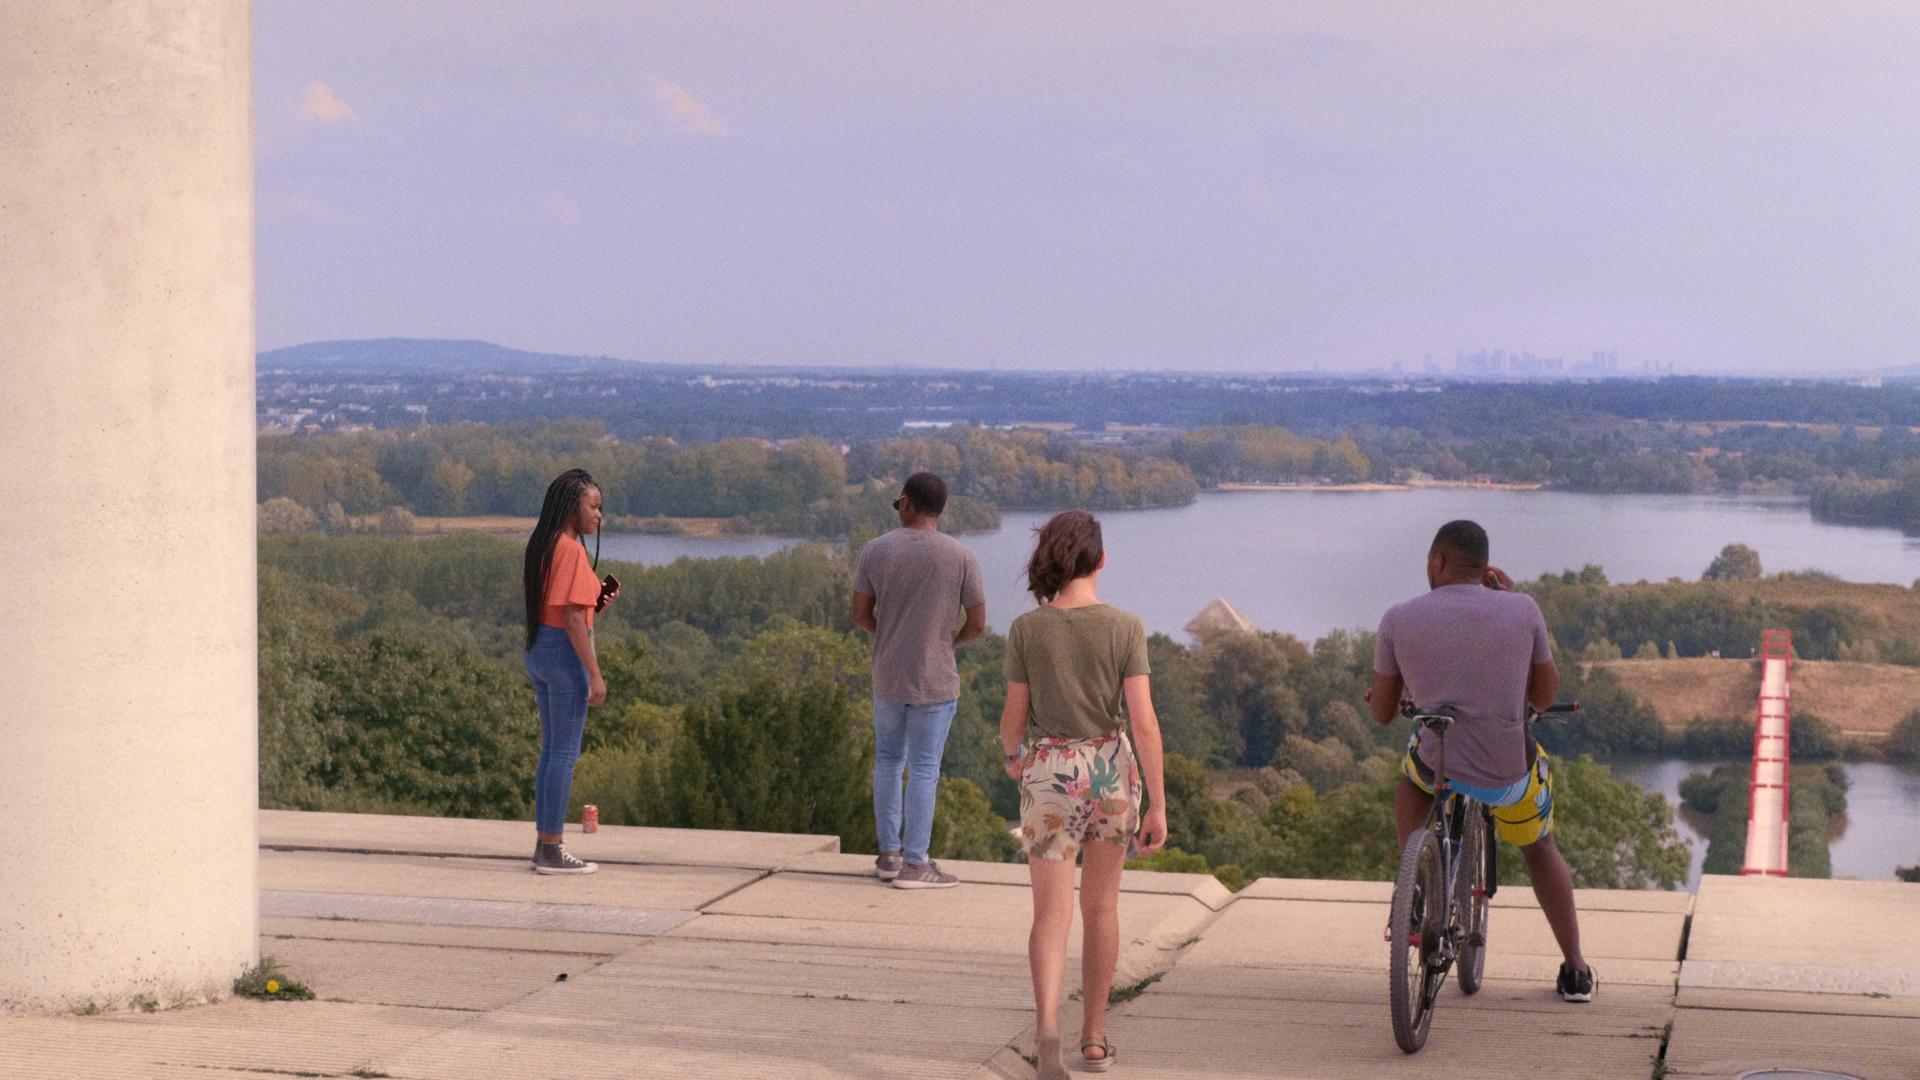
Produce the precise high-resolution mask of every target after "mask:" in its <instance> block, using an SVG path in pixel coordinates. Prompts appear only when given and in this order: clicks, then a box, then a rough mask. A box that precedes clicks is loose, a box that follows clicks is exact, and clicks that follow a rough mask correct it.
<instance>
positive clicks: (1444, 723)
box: [1405, 705, 1460, 731]
mask: <svg viewBox="0 0 1920 1080" xmlns="http://www.w3.org/2000/svg"><path fill="white" fill-rule="evenodd" d="M1405 711H1406V715H1407V716H1410V717H1412V718H1413V722H1414V723H1415V724H1419V725H1422V726H1424V727H1429V728H1432V729H1433V730H1435V731H1445V730H1447V728H1448V726H1450V725H1451V724H1452V723H1453V722H1454V721H1455V720H1458V719H1459V718H1460V714H1459V712H1458V711H1457V710H1455V709H1454V707H1453V706H1451V705H1442V706H1440V707H1439V708H1437V709H1421V708H1417V707H1409V708H1408V709H1407V710H1405Z"/></svg>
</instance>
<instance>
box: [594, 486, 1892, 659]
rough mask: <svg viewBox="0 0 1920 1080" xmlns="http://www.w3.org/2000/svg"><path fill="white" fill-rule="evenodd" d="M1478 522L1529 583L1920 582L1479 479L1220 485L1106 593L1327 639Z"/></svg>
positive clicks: (1750, 511)
mask: <svg viewBox="0 0 1920 1080" xmlns="http://www.w3.org/2000/svg"><path fill="white" fill-rule="evenodd" d="M1048 516H1049V515H1047V514H1045V513H1035V512H1027V511H1011V512H1008V513H1005V514H1003V515H1002V525H1001V528H1000V529H999V531H997V532H993V533H982V534H976V535H972V536H968V537H966V538H965V540H966V543H967V544H968V545H969V546H971V547H972V548H973V549H974V551H975V552H977V553H978V554H979V556H980V565H981V569H982V572H983V573H985V575H986V579H987V620H988V622H989V623H990V624H991V625H992V626H993V627H994V628H995V629H996V630H1002V631H1004V630H1005V629H1006V627H1007V624H1008V623H1010V622H1012V621H1013V617H1014V616H1015V615H1018V614H1019V613H1020V612H1022V611H1025V610H1027V608H1028V607H1030V606H1031V605H1032V603H1033V601H1032V599H1031V598H1030V597H1028V596H1026V595H1025V594H1024V593H1023V592H1022V591H1021V589H1022V582H1023V577H1024V570H1025V566H1026V560H1027V556H1028V554H1029V553H1030V552H1031V550H1032V543H1033V532H1032V530H1033V529H1034V528H1036V527H1037V526H1039V525H1040V524H1041V523H1042V522H1044V521H1046V519H1047V517H1048ZM1459 517H1467V518H1472V519H1474V520H1476V521H1478V522H1480V523H1481V524H1482V525H1484V526H1486V528H1487V532H1488V533H1489V535H1490V536H1491V537H1492V540H1493V558H1494V562H1495V563H1497V564H1498V565H1500V566H1502V567H1504V568H1505V569H1506V570H1507V571H1508V572H1509V573H1512V574H1513V575H1514V576H1515V577H1517V578H1531V577H1535V576H1538V575H1539V574H1541V573H1543V572H1554V573H1558V572H1559V571H1561V570H1567V569H1579V568H1580V567H1581V566H1584V565H1586V564H1588V563H1595V564H1598V565H1600V566H1603V567H1605V568H1606V571H1607V576H1608V577H1609V578H1610V579H1611V580H1613V581H1615V582H1627V581H1640V580H1647V581H1664V580H1666V579H1667V578H1670V577H1679V578H1685V579H1687V580H1695V579H1697V578H1699V576H1700V573H1701V571H1703V570H1705V569H1706V567H1707V564H1708V563H1709V562H1712V561H1713V557H1714V556H1715V555H1716V554H1718V553H1719V551H1720V549H1721V548H1722V547H1723V546H1725V545H1726V544H1729V543H1733V542H1736V541H1737V542H1739V543H1743V544H1746V545H1748V546H1750V547H1752V548H1754V549H1755V550H1757V551H1759V553H1760V559H1761V562H1762V564H1763V566H1764V567H1765V569H1766V571H1767V572H1768V573H1773V572H1775V571H1779V570H1824V571H1826V572H1828V573H1831V574H1834V575H1836V576H1838V577H1841V578H1845V579H1846V580H1848V581H1863V582H1889V583H1895V584H1900V585H1910V584H1912V583H1913V582H1914V581H1915V580H1916V579H1920V537H1910V536H1904V535H1902V534H1901V533H1900V532H1899V531H1898V530H1895V529H1880V528H1863V527H1855V526H1847V525H1830V524H1825V523H1822V522H1817V521H1814V520H1813V518H1812V516H1811V515H1810V514H1809V513H1808V511H1807V506H1806V502H1805V501H1804V500H1799V499H1793V498H1745V497H1738V496H1717V495H1589V494H1579V493H1573V492H1559V491H1507V490H1489V489H1480V488H1468V489H1442V488H1432V489H1421V490H1414V491H1245V492H1209V493H1206V494H1203V495H1201V496H1200V497H1199V498H1198V499H1197V500H1195V501H1194V502H1193V503H1191V504H1189V505H1187V506H1179V507H1170V508H1167V509H1161V510H1126V511H1112V512H1109V513H1105V514H1102V515H1100V520H1101V523H1102V526H1103V529H1104V531H1105V534H1106V543H1107V565H1108V569H1107V572H1106V574H1104V575H1103V576H1102V577H1101V582H1100V592H1101V597H1102V599H1104V600H1106V601H1107V602H1109V603H1112V604H1116V605H1119V606H1120V607H1124V608H1127V609H1129V610H1131V611H1134V612H1136V613H1138V614H1139V615H1140V617H1141V618H1142V619H1144V620H1145V621H1146V624H1147V627H1148V629H1150V630H1156V631H1161V632H1164V633H1167V634H1173V635H1176V636H1178V635H1180V633H1181V628H1182V627H1183V626H1185V625H1186V623H1187V620H1188V619H1190V618H1192V617H1193V615H1194V614H1195V613H1196V612H1198V611H1199V610H1200V609H1201V608H1202V607H1203V606H1205V605H1206V603H1207V602H1208V601H1209V600H1211V599H1213V598H1214V597H1215V596H1223V597H1225V598H1226V599H1227V600H1228V602H1230V603H1232V604H1233V606H1234V607H1236V608H1238V609H1239V610H1240V612H1241V614H1243V615H1245V616H1246V617H1247V618H1249V619H1251V620H1253V622H1254V624H1255V625H1257V626H1259V627H1260V628H1261V629H1264V630H1284V631H1286V632H1288V633H1291V634H1294V635H1296V636H1298V637H1301V638H1303V639H1307V640H1312V639H1313V638H1316V637H1319V636H1320V635H1322V634H1325V633H1326V632H1327V631H1329V630H1335V629H1342V628H1352V627H1371V626H1373V625H1374V624H1376V623H1377V622H1378V621H1379V619H1380V615H1381V614H1382V613H1383V612H1384V611H1386V609H1387V608H1388V607H1389V606H1391V605H1393V604H1395V603H1397V602H1399V601H1401V600H1404V599H1407V598H1408V597H1410V596H1413V595H1415V594H1417V593H1420V592H1423V591H1425V589H1426V587H1427V583H1426V576H1425V575H1426V569H1425V568H1426V551H1427V545H1428V543H1429V542H1430V541H1431V540H1432V538H1433V532H1434V530H1435V529H1437V528H1438V527H1439V526H1440V525H1441V523H1442V522H1445V521H1447V520H1449V519H1451V518H1459ZM795 543H798V541H795V540H789V539H782V538H778V537H728V538H724V539H716V540H693V539H687V538H683V537H672V536H636V535H629V534H612V533H609V534H608V535H607V536H606V537H605V540H604V545H605V547H604V554H605V556H606V557H608V558H612V559H621V560H625V561H631V562H642V563H661V562H671V561H672V560H674V559H676V558H679V557H681V556H693V557H695V558H712V557H715V556H722V555H767V554H771V553H772V552H775V551H779V550H781V549H782V548H785V547H789V546H791V545H793V544H795Z"/></svg>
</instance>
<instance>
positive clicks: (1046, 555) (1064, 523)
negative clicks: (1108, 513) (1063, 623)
mask: <svg viewBox="0 0 1920 1080" xmlns="http://www.w3.org/2000/svg"><path fill="white" fill-rule="evenodd" d="M1034 531H1035V532H1038V533H1039V534H1040V536H1039V538H1038V539H1036V540H1035V541H1034V544H1033V557H1032V558H1030V559H1028V560H1027V591H1028V592H1030V593H1032V594H1033V598H1034V599H1035V600H1038V601H1039V602H1040V603H1042V604H1044V603H1046V602H1047V601H1049V600H1051V599H1053V598H1054V597H1056V596H1059V595H1060V590H1061V589H1064V588H1066V586H1067V582H1069V581H1072V580H1073V579H1074V578H1080V577H1086V576H1087V575H1088V574H1091V573H1093V572H1094V571H1095V570H1097V569H1099V568H1100V559H1101V557H1102V556H1104V555H1105V554H1106V553H1107V548H1106V545H1105V544H1104V543H1102V542H1101V540H1100V522H1099V521H1098V520H1096V519H1095V518H1094V516H1093V515H1092V514H1089V513H1087V512H1086V511H1085V510H1062V511H1060V512H1059V513H1057V514H1055V515H1053V517H1051V518H1049V519H1047V523H1046V524H1045V525H1042V526H1040V528H1038V529H1036V530H1034Z"/></svg>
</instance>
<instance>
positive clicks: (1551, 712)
mask: <svg viewBox="0 0 1920 1080" xmlns="http://www.w3.org/2000/svg"><path fill="white" fill-rule="evenodd" d="M1579 711H1580V703H1579V702H1577V701H1556V702H1554V703H1553V704H1552V705H1549V706H1547V707H1546V708H1544V709H1534V708H1531V707H1529V708H1528V709H1527V722H1528V723H1529V724H1531V723H1532V722H1534V721H1535V720H1538V719H1540V718H1541V717H1543V716H1572V715H1573V714H1574V713H1577V712H1579ZM1400 715H1401V716H1404V717H1407V718H1408V719H1410V720H1412V721H1413V722H1414V723H1415V724H1419V725H1422V726H1424V727H1431V728H1445V727H1446V726H1447V725H1449V724H1451V723H1453V722H1454V721H1455V720H1457V719H1459V716H1458V715H1457V714H1456V713H1455V712H1454V709H1453V706H1451V705H1442V706H1440V707H1439V708H1437V709H1422V708H1418V707H1416V706H1415V705H1414V704H1413V702H1411V701H1403V702H1401V703H1400Z"/></svg>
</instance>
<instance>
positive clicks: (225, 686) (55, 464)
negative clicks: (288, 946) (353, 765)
mask: <svg viewBox="0 0 1920 1080" xmlns="http://www.w3.org/2000/svg"><path fill="white" fill-rule="evenodd" d="M250 44H251V27H250V23H249V8H248V4H247V3H246V0H72V2H69V0H61V2H59V3H41V2H37V0H21V2H17V3H9V4H6V5H5V6H4V10H3V11H0V1010H38V1009H57V1008H66V1007H74V1006H79V1005H83V1004H84V1003H86V1002H88V1001H93V1002H97V1003H99V1004H101V1005H102V1006H105V1007H124V1006H125V1005H126V1004H127V1003H128V1002H129V1001H130V1000H132V999H134V998H137V997H148V996H150V997H152V998H154V999H156V1000H158V1001H159V1002H160V1003H161V1004H163V1005H167V1004H173V1003H176V1002H183V1001H187V1000H192V999H194V998H196V997H198V996H201V995H209V994H222V993H225V992H226V991H227V989H228V987H229V986H230V984H231V982H232V980H233V977H234V976H235V975H237V974H239V973H240V972H241V971H242V970H244V969H245V968H246V967H247V966H248V965H250V964H251V963H252V962H253V961H254V960H255V959H256V958H257V952H258V947H259V946H258V910H259V908H258V895H259V871H258V866H259V858H258V851H257V847H256V844H257V829H258V826H257V817H258V814H257V809H256V808H257V805H258V763H257V738H258V736H257V724H256V719H255V718H256V715H257V701H256V697H255V684H256V679H255V665H256V657H255V579H254V558H255V555H254V523H253V522H254V508H253V507H254V444H253V401H254V396H253V194H252V193H253V174H252V170H253V161H252V131H251V127H252V107H251V102H250V93H251V78H252V73H251V64H252V56H251V48H250Z"/></svg>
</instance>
